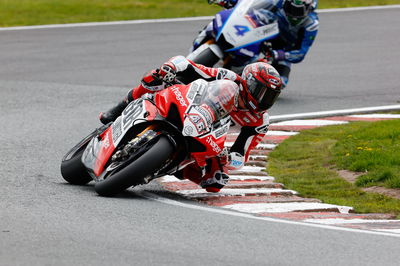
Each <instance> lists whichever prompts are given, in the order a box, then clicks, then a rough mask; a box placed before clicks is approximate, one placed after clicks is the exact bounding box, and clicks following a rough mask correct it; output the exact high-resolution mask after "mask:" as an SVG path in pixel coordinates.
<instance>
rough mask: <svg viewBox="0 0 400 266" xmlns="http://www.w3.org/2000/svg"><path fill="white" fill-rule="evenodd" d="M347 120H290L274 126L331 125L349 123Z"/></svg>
mask: <svg viewBox="0 0 400 266" xmlns="http://www.w3.org/2000/svg"><path fill="white" fill-rule="evenodd" d="M348 123H349V122H347V121H334V120H322V119H321V120H318V119H313V120H289V121H284V122H278V123H273V124H272V125H274V126H330V125H343V124H348Z"/></svg>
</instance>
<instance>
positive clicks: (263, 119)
mask: <svg viewBox="0 0 400 266" xmlns="http://www.w3.org/2000/svg"><path fill="white" fill-rule="evenodd" d="M177 76H178V79H179V81H181V82H183V83H184V84H188V83H190V82H192V81H195V80H197V79H204V80H207V81H212V80H218V79H229V80H232V81H234V82H236V83H237V84H238V85H239V87H240V96H239V101H238V106H237V108H234V111H232V112H231V113H230V116H231V118H232V120H233V122H234V123H235V124H237V125H239V126H240V127H241V129H240V133H239V135H238V137H237V139H236V141H235V142H234V144H233V145H232V147H231V148H230V151H229V152H227V153H226V154H225V155H224V156H219V157H216V158H211V159H207V166H206V167H205V169H202V168H200V167H198V166H197V165H194V164H191V165H189V166H187V167H186V168H184V169H183V170H182V171H181V172H180V173H179V174H178V175H177V177H178V178H181V179H182V178H186V179H189V180H191V181H193V182H195V183H197V184H199V185H200V186H201V187H202V188H205V189H206V190H207V191H208V192H218V191H220V189H221V188H222V187H224V186H225V185H226V184H227V181H228V179H229V176H228V175H227V174H226V173H227V172H228V171H229V170H238V169H240V168H241V167H243V165H244V163H245V161H247V160H248V157H249V153H250V151H251V150H252V149H253V148H255V147H256V146H257V144H258V143H259V142H260V141H261V140H262V139H263V137H264V136H265V134H266V133H267V131H268V125H269V116H268V113H267V109H269V108H270V107H271V106H272V105H273V103H274V102H275V100H276V99H277V97H278V96H279V94H280V92H281V88H282V81H281V78H280V76H279V74H278V72H277V71H276V69H275V68H274V67H272V66H271V65H269V64H267V63H264V62H257V63H253V64H250V65H248V66H246V67H245V69H244V70H243V72H242V76H239V75H238V74H236V73H234V72H233V71H230V70H227V69H224V68H211V67H205V66H203V65H200V64H195V63H193V62H192V61H190V60H188V59H186V58H185V57H184V56H176V57H173V58H171V59H170V60H168V61H167V62H166V63H164V64H163V65H162V66H161V67H160V69H155V70H151V71H150V72H149V73H148V74H146V75H145V76H144V77H143V78H142V81H141V84H140V85H139V86H137V87H135V88H133V89H132V90H130V91H129V92H128V95H127V96H126V97H125V99H124V100H122V101H121V102H119V103H118V104H117V105H116V106H114V107H113V108H111V109H110V110H108V111H107V112H105V113H101V114H100V121H101V122H102V123H103V124H107V123H109V122H111V121H114V120H115V119H116V118H117V117H118V116H120V115H121V113H122V111H123V110H124V109H125V107H126V106H127V105H128V103H129V102H131V101H133V100H135V99H137V98H140V97H141V96H142V95H144V94H146V93H150V94H153V93H155V92H157V91H160V90H163V89H165V88H166V87H167V84H173V83H174V81H175V80H176V79H175V78H176V77H177Z"/></svg>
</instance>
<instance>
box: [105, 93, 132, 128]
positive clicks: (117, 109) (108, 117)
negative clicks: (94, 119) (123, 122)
mask: <svg viewBox="0 0 400 266" xmlns="http://www.w3.org/2000/svg"><path fill="white" fill-rule="evenodd" d="M128 103H129V101H128V99H127V98H125V99H124V100H122V101H120V102H119V103H118V104H117V105H115V106H114V107H112V108H111V109H109V110H108V111H106V112H101V113H100V116H99V119H100V121H101V123H103V124H104V125H105V124H108V123H110V122H113V121H115V119H117V118H118V116H120V115H121V114H122V111H124V109H125V107H127V106H128Z"/></svg>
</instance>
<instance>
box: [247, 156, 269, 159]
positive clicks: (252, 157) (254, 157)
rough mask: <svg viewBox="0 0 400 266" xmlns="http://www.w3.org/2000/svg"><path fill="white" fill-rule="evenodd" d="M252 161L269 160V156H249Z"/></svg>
mask: <svg viewBox="0 0 400 266" xmlns="http://www.w3.org/2000/svg"><path fill="white" fill-rule="evenodd" d="M249 158H250V160H260V159H261V160H267V158H268V156H267V155H249Z"/></svg>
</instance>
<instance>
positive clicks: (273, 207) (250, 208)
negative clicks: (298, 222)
mask: <svg viewBox="0 0 400 266" xmlns="http://www.w3.org/2000/svg"><path fill="white" fill-rule="evenodd" d="M223 208H226V209H230V210H235V211H239V212H247V213H280V212H293V211H306V210H321V209H332V208H337V209H338V210H339V211H340V212H342V213H348V212H349V210H352V209H353V208H352V207H347V206H338V205H333V204H326V203H318V202H288V203H253V204H251V203H250V204H231V205H225V206H223Z"/></svg>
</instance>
